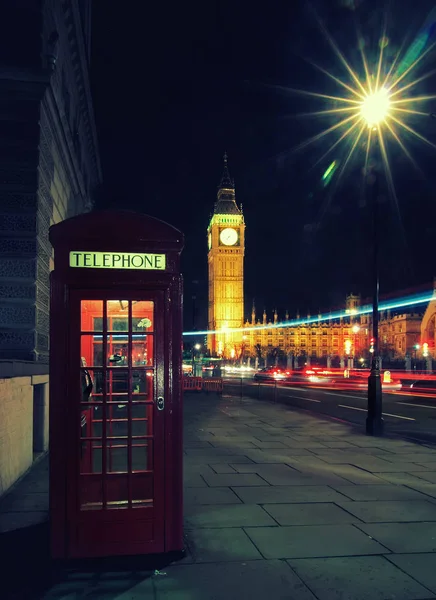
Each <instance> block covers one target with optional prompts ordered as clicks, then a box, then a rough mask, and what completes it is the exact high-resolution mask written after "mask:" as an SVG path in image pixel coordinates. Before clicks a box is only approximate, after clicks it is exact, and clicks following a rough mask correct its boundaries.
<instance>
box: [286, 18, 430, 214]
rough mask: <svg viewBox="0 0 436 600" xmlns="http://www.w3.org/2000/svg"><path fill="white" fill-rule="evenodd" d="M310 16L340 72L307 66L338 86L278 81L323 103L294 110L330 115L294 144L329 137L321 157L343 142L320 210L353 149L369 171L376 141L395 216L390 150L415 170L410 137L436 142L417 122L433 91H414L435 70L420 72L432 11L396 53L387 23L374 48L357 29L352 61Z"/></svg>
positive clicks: (426, 56) (308, 114) (426, 54)
mask: <svg viewBox="0 0 436 600" xmlns="http://www.w3.org/2000/svg"><path fill="white" fill-rule="evenodd" d="M315 17H316V19H317V20H318V24H319V27H320V29H321V31H322V33H323V35H324V37H325V39H326V40H327V42H328V44H329V46H330V48H331V50H332V52H333V53H334V55H335V57H336V58H337V59H338V62H339V64H340V66H341V67H342V69H343V76H338V75H336V74H333V73H332V72H330V71H328V70H327V69H326V68H324V67H323V66H320V65H318V64H316V63H314V62H313V61H311V60H308V61H307V62H308V63H309V64H310V65H311V66H312V67H314V68H316V69H317V70H318V71H319V72H320V73H322V74H323V75H324V76H326V77H327V78H328V79H329V80H330V81H333V82H334V83H335V84H336V86H337V88H338V91H337V92H336V93H335V92H334V91H332V92H330V93H329V94H323V93H322V91H308V90H307V91H306V90H301V89H290V88H284V87H283V86H282V87H281V88H280V89H281V90H283V91H285V90H286V89H287V91H288V93H292V94H298V95H303V96H307V97H310V98H312V99H315V100H318V101H320V102H323V101H324V102H325V103H326V105H325V108H322V107H320V108H319V109H318V110H316V111H314V112H305V113H303V114H302V115H301V114H300V115H298V116H305V117H310V118H322V117H326V118H328V119H329V125H328V126H327V127H326V128H325V129H321V130H320V131H319V132H318V133H316V134H315V135H313V136H312V137H310V138H309V139H307V140H305V141H303V142H302V143H300V144H299V145H298V146H297V147H296V148H294V149H293V150H294V151H300V150H303V149H306V148H308V147H309V146H311V145H314V144H318V143H319V142H320V141H322V140H329V142H330V143H329V145H328V149H327V151H326V152H324V154H323V156H322V160H324V159H325V158H326V157H328V156H329V155H331V152H332V151H333V150H334V149H336V150H337V151H338V150H339V148H340V147H341V146H342V147H343V151H344V157H343V158H342V160H341V163H342V165H341V168H340V169H338V174H337V175H336V177H335V184H334V186H333V189H332V191H331V193H330V195H329V197H328V198H326V199H325V200H324V206H323V207H322V208H321V211H320V212H321V213H325V211H326V210H327V208H326V205H328V204H329V203H330V201H331V198H332V196H333V194H334V192H335V190H336V189H337V188H338V186H339V185H340V183H341V179H342V177H343V176H344V173H345V171H346V167H348V166H350V165H351V163H352V160H353V159H354V158H356V156H357V155H358V154H361V160H362V163H363V166H364V169H363V173H364V174H366V173H368V169H367V167H368V161H369V160H370V159H371V157H372V148H373V147H374V146H376V147H377V154H378V157H379V159H380V162H381V164H382V166H383V171H384V174H385V178H386V182H387V185H388V189H389V192H390V195H391V197H392V199H393V201H394V207H395V209H396V211H397V213H398V216H400V215H399V208H398V200H397V196H396V192H395V187H394V177H393V173H392V169H391V165H390V155H391V150H392V149H393V148H394V147H397V148H398V149H399V150H400V152H401V153H402V154H403V155H404V156H405V157H406V158H407V160H408V161H409V162H410V163H411V164H412V166H413V167H414V169H418V171H419V168H418V167H417V164H416V161H415V160H414V158H413V155H412V150H411V148H410V146H409V144H410V142H411V141H412V140H414V141H417V142H419V143H424V144H426V145H427V146H429V147H432V148H433V149H436V145H435V144H434V143H433V142H432V141H430V140H429V139H427V137H426V136H425V135H424V134H423V133H422V132H420V131H419V130H418V129H417V128H416V127H417V124H416V122H417V121H418V120H419V119H420V118H421V119H422V117H424V118H425V119H428V118H429V115H430V113H431V110H426V103H428V102H431V101H433V100H436V95H433V94H425V93H424V94H422V93H420V94H418V93H415V91H416V90H418V89H419V88H420V86H421V84H424V82H426V81H427V80H428V79H429V78H430V77H432V76H433V75H435V74H436V70H430V71H428V72H424V73H421V72H420V70H421V69H422V68H423V66H424V65H425V62H426V59H429V58H430V53H432V52H433V51H434V50H435V48H436V41H435V40H434V37H435V36H434V30H435V29H436V12H435V11H432V13H430V14H429V16H428V18H427V20H426V22H425V24H424V27H422V28H421V30H420V31H419V32H418V34H417V35H416V36H415V39H414V40H413V42H412V43H411V44H410V45H409V46H408V47H404V46H402V47H401V48H400V50H399V51H398V52H396V54H395V55H392V53H390V54H389V55H388V54H387V53H388V49H389V48H390V47H391V46H392V38H388V31H387V26H386V24H384V26H383V27H382V29H381V34H380V36H379V38H378V41H377V43H376V44H374V46H373V48H370V47H369V44H367V43H366V42H365V41H364V38H363V36H362V35H360V34H359V32H357V39H358V49H359V52H360V64H356V65H354V64H351V62H350V61H349V60H348V58H347V56H346V55H345V54H344V53H343V52H342V51H341V49H340V48H339V46H338V44H337V43H336V41H335V40H334V39H333V37H332V36H331V35H330V33H329V32H328V31H327V29H326V27H325V25H324V23H323V22H322V21H321V20H320V18H319V17H318V16H317V15H316V14H315ZM374 132H375V133H374ZM336 156H337V155H336ZM332 158H333V157H332ZM319 162H321V159H319V160H317V161H316V162H315V165H316V164H318V163H319ZM321 216H322V215H321ZM400 220H401V218H400Z"/></svg>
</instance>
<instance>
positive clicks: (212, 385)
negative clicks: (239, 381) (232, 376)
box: [203, 377, 223, 393]
mask: <svg viewBox="0 0 436 600" xmlns="http://www.w3.org/2000/svg"><path fill="white" fill-rule="evenodd" d="M203 390H204V391H205V392H217V393H221V392H222V391H223V380H222V378H221V377H208V378H207V379H203Z"/></svg>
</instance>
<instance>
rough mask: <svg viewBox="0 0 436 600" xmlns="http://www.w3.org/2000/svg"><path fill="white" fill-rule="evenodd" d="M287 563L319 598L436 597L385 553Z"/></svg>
mask: <svg viewBox="0 0 436 600" xmlns="http://www.w3.org/2000/svg"><path fill="white" fill-rule="evenodd" d="M287 562H288V563H289V564H290V565H291V567H292V568H293V569H294V571H295V572H296V573H297V575H298V576H299V577H300V578H301V579H302V580H303V581H304V583H306V585H307V586H308V587H309V588H310V589H311V590H312V592H313V593H314V594H315V595H316V597H317V598H318V599H319V600H386V599H387V598H395V600H423V599H424V598H425V599H427V598H428V599H429V598H434V597H435V596H434V595H433V594H432V593H431V591H429V590H428V589H427V588H425V587H424V586H423V585H421V584H419V583H418V582H417V581H415V580H414V579H412V577H411V576H409V575H407V574H406V573H404V572H403V570H401V567H400V568H397V567H395V566H394V565H393V564H392V563H390V562H389V561H388V560H387V559H386V558H385V557H383V556H357V557H353V558H350V557H340V558H312V559H294V560H288V561H287Z"/></svg>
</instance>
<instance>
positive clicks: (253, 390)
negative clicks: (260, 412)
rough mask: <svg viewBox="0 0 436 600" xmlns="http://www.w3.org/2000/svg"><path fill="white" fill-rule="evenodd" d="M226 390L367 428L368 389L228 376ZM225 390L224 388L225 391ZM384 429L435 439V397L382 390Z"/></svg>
mask: <svg viewBox="0 0 436 600" xmlns="http://www.w3.org/2000/svg"><path fill="white" fill-rule="evenodd" d="M224 390H225V391H226V390H228V391H229V392H231V393H234V394H241V393H242V394H243V395H245V396H251V397H254V398H259V399H260V400H265V401H271V402H274V401H277V402H281V403H285V404H289V405H290V406H294V407H297V408H300V409H304V410H308V411H310V412H313V413H316V414H321V415H328V416H329V417H333V418H335V419H340V420H341V421H346V422H348V423H354V424H356V425H358V426H359V427H361V428H362V430H363V431H364V430H365V420H366V410H367V392H366V391H365V390H354V389H353V390H347V389H345V390H343V389H335V388H333V387H330V388H328V387H320V386H316V385H312V386H311V385H306V384H304V385H302V384H298V385H288V384H283V383H279V382H277V383H273V382H272V383H266V382H265V383H257V382H255V381H253V380H251V379H248V378H244V379H238V380H237V379H235V378H233V379H225V381H224ZM224 393H225V392H224ZM383 418H384V422H385V432H386V433H395V434H399V435H403V436H407V437H409V438H413V439H415V440H419V441H422V442H433V443H436V397H433V396H430V395H428V396H426V395H419V394H417V395H412V394H408V393H400V392H386V391H385V392H383Z"/></svg>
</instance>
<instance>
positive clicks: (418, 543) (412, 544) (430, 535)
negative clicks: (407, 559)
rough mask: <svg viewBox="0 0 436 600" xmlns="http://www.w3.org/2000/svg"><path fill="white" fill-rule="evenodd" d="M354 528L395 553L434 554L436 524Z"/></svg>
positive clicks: (391, 524) (361, 526)
mask: <svg viewBox="0 0 436 600" xmlns="http://www.w3.org/2000/svg"><path fill="white" fill-rule="evenodd" d="M356 527H358V528H359V529H360V530H361V531H363V532H364V533H366V534H367V535H369V536H371V537H372V538H373V539H374V540H377V541H378V542H380V543H381V544H383V545H384V546H385V547H386V548H389V550H391V551H392V552H395V553H407V552H436V523H372V524H365V523H362V524H358V525H356Z"/></svg>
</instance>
